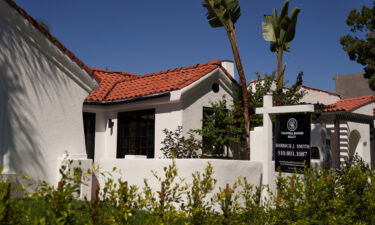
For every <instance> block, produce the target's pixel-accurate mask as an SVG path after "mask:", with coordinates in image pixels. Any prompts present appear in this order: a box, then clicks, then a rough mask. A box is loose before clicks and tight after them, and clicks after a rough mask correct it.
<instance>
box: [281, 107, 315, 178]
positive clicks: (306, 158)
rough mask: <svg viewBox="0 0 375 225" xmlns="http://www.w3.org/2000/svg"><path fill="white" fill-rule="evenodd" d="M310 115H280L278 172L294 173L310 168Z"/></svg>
mask: <svg viewBox="0 0 375 225" xmlns="http://www.w3.org/2000/svg"><path fill="white" fill-rule="evenodd" d="M310 133H311V117H310V114H280V115H278V116H277V117H276V123H275V165H276V167H275V168H276V170H277V171H278V170H280V171H281V172H287V173H293V172H295V170H297V172H300V171H301V170H303V169H304V167H305V166H307V167H310Z"/></svg>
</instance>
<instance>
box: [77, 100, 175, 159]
mask: <svg viewBox="0 0 375 225" xmlns="http://www.w3.org/2000/svg"><path fill="white" fill-rule="evenodd" d="M144 109H155V158H162V157H163V154H162V152H161V151H160V148H161V147H162V145H161V141H162V140H163V139H164V134H163V130H164V129H168V130H175V129H177V127H178V126H180V125H182V110H181V103H180V102H179V101H173V95H172V96H164V97H160V98H154V99H148V100H142V101H135V102H129V103H124V104H118V105H108V106H92V105H85V106H84V111H86V112H95V113H96V126H95V129H96V132H95V160H101V159H116V152H117V129H118V128H117V124H118V123H117V117H118V113H119V112H128V111H135V110H144ZM109 119H112V122H113V123H114V126H113V127H112V128H109V127H108V120H109Z"/></svg>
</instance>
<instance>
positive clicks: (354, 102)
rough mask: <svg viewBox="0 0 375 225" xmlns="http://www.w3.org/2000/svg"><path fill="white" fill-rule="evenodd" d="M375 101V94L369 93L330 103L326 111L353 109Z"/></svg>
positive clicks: (348, 110)
mask: <svg viewBox="0 0 375 225" xmlns="http://www.w3.org/2000/svg"><path fill="white" fill-rule="evenodd" d="M372 102H375V95H367V96H361V97H355V98H346V99H340V100H338V101H337V102H336V103H334V104H331V105H329V108H328V109H325V110H324V111H326V112H330V111H347V112H350V111H353V110H355V109H357V108H359V107H361V106H364V105H367V104H369V103H372Z"/></svg>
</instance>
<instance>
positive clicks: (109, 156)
mask: <svg viewBox="0 0 375 225" xmlns="http://www.w3.org/2000/svg"><path fill="white" fill-rule="evenodd" d="M0 47H1V51H0V106H1V107H0V167H2V168H4V171H3V173H4V174H15V173H19V172H20V171H22V172H24V173H26V174H29V175H30V176H31V178H32V179H33V180H45V181H47V182H49V183H51V184H56V183H57V181H58V179H59V178H58V177H59V176H58V167H59V166H60V164H59V163H60V162H61V160H62V158H63V157H64V155H65V153H68V154H69V157H70V158H71V159H76V160H81V161H84V162H85V164H86V165H90V163H91V162H92V160H94V161H95V162H97V163H100V162H102V163H103V164H104V165H108V169H109V170H110V169H111V167H112V166H114V165H115V164H116V163H119V164H120V165H119V167H121V165H124V164H125V165H126V166H129V165H130V166H131V165H135V164H134V162H133V163H130V162H129V161H124V160H127V159H134V158H141V159H144V158H156V159H157V158H163V155H162V153H161V152H160V148H161V141H162V140H163V139H164V134H163V132H162V131H163V130H164V129H168V130H175V129H176V128H177V127H178V126H182V127H183V132H184V133H187V132H188V131H189V130H190V129H198V128H201V127H202V118H203V116H204V114H205V111H207V110H208V111H209V107H210V106H211V102H215V101H219V100H221V99H222V97H223V96H224V95H225V96H226V100H227V103H228V107H229V106H230V105H231V103H232V99H233V95H234V90H235V89H237V88H238V84H237V83H236V81H235V79H234V66H233V62H230V61H211V62H207V63H203V64H197V65H192V66H186V67H181V68H177V69H170V70H167V71H162V72H158V73H152V74H146V75H140V76H137V75H134V74H131V73H126V72H115V71H107V70H102V69H93V68H89V67H88V66H86V65H85V64H84V63H83V62H82V61H81V60H79V59H78V58H77V57H76V56H75V55H74V54H73V53H72V52H71V51H69V50H68V49H67V48H66V47H65V46H64V45H63V44H62V43H61V42H60V41H58V40H57V39H56V38H55V37H54V36H52V35H51V34H50V33H49V32H48V31H47V30H45V29H44V28H43V27H42V26H40V25H39V24H38V22H37V21H36V20H34V19H33V18H32V17H31V16H30V15H29V14H28V13H27V12H25V11H24V10H23V9H22V8H20V7H19V6H18V5H17V4H15V3H14V2H13V1H12V0H6V1H0ZM125 162H127V163H125ZM142 163H143V164H146V165H156V166H157V165H159V166H157V168H162V166H160V165H166V164H169V163H170V162H169V161H168V162H167V161H164V162H162V163H157V162H155V163H153V164H150V162H149V161H142V162H137V163H136V165H138V164H139V165H141V164H142ZM228 163H229V162H228ZM182 164H183V165H187V168H190V169H192V168H191V166H189V165H190V164H191V163H189V162H188V161H186V162H185V163H182ZM198 164H199V165H200V166H201V167H202V168H203V167H204V165H205V164H206V162H203V161H202V163H198ZM232 164H233V163H232ZM183 165H182V167H183ZM219 165H221V162H219ZM236 165H239V164H236ZM236 165H235V166H236ZM246 165H247V164H246ZM246 165H245V167H246ZM252 166H254V165H253V164H251V165H250V167H252ZM229 167H230V165H229ZM255 167H256V168H257V169H255V170H254V171H255V172H256V173H258V175H259V171H260V170H259V165H255ZM242 168H243V167H241V168H240V170H243V169H242ZM145 170H147V171H144V173H146V172H147V173H150V168H146V169H145ZM188 171H190V172H191V170H188ZM188 171H186V174H188V173H190V172H188ZM223 171H224V170H223ZM243 175H246V174H243ZM225 177H229V176H227V175H225ZM139 178H140V180H142V179H143V178H142V177H139ZM231 179H232V178H231Z"/></svg>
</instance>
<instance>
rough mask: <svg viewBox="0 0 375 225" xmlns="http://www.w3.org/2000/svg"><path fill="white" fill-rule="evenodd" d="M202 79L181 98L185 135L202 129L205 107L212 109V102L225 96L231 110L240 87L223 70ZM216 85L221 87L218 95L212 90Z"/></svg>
mask: <svg viewBox="0 0 375 225" xmlns="http://www.w3.org/2000/svg"><path fill="white" fill-rule="evenodd" d="M201 79H202V81H201V82H200V83H198V84H197V85H196V86H194V87H191V88H190V89H189V90H187V91H186V92H184V93H183V94H182V96H181V101H182V109H183V112H182V124H183V132H184V134H186V133H187V132H188V131H189V130H191V129H201V128H202V119H203V107H211V102H218V101H220V100H222V97H223V95H225V99H226V100H227V107H228V109H229V108H230V107H231V106H232V104H233V97H234V92H235V90H236V89H238V86H236V84H234V83H233V82H232V81H230V80H229V79H228V77H226V75H225V74H224V73H223V72H222V71H221V70H215V71H214V72H213V73H212V75H209V76H208V77H207V78H201ZM214 83H217V84H218V85H219V87H220V88H219V91H218V92H217V93H215V92H214V91H213V90H212V85H213V84H214Z"/></svg>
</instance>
